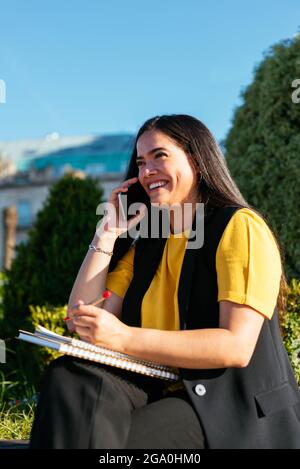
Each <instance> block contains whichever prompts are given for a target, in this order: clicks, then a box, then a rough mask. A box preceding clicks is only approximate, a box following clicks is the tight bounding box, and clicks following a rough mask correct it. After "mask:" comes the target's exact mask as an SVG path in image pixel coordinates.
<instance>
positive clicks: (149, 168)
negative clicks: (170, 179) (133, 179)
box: [145, 166, 157, 176]
mask: <svg viewBox="0 0 300 469" xmlns="http://www.w3.org/2000/svg"><path fill="white" fill-rule="evenodd" d="M155 172H157V169H156V168H155V167H154V166H147V167H146V168H145V176H149V174H152V173H155Z"/></svg>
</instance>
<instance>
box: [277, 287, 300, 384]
mask: <svg viewBox="0 0 300 469" xmlns="http://www.w3.org/2000/svg"><path fill="white" fill-rule="evenodd" d="M281 328H282V336H283V341H284V345H285V348H286V350H287V353H288V355H289V358H290V361H291V363H292V366H293V369H294V372H295V375H296V379H297V381H298V384H299V386H300V282H299V281H298V280H296V279H292V281H291V284H290V293H289V296H288V303H287V311H286V312H285V313H283V314H282V316H281Z"/></svg>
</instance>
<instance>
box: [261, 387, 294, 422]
mask: <svg viewBox="0 0 300 469" xmlns="http://www.w3.org/2000/svg"><path fill="white" fill-rule="evenodd" d="M254 399H255V403H256V407H257V411H258V417H265V416H267V415H269V414H272V413H274V412H278V411H279V410H282V409H284V408H286V407H289V406H292V405H294V404H296V403H297V402H299V401H300V393H299V392H297V391H296V390H295V389H294V388H293V387H292V386H291V384H290V383H284V384H281V385H280V386H278V387H276V388H273V389H271V390H270V391H264V392H261V393H259V394H256V395H255V396H254Z"/></svg>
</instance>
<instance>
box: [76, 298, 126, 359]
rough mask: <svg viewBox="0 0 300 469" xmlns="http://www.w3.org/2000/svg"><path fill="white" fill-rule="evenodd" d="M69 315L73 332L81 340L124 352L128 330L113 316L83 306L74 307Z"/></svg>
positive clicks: (94, 307) (99, 309)
mask: <svg viewBox="0 0 300 469" xmlns="http://www.w3.org/2000/svg"><path fill="white" fill-rule="evenodd" d="M70 313H71V316H72V322H73V326H74V329H75V332H76V333H77V334H78V335H79V336H80V338H81V339H82V340H85V341H86V342H90V343H91V344H95V345H100V346H102V347H107V348H110V349H113V350H116V351H119V352H123V351H124V346H125V341H126V338H127V337H128V335H129V329H130V328H129V326H127V325H126V324H124V323H123V322H122V321H120V320H119V319H118V318H117V317H116V316H115V315H114V314H112V313H109V312H108V311H106V310H105V309H102V308H98V307H97V306H92V305H85V304H78V305H76V307H73V308H72V309H71V311H70Z"/></svg>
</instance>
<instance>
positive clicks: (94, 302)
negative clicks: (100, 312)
mask: <svg viewBox="0 0 300 469" xmlns="http://www.w3.org/2000/svg"><path fill="white" fill-rule="evenodd" d="M110 295H111V292H110V291H108V290H105V292H103V295H102V297H101V298H99V299H97V300H95V301H93V302H92V303H87V304H88V305H91V306H96V305H99V304H101V303H103V301H104V300H107V298H109V297H110ZM74 306H76V305H74ZM69 319H72V318H70V317H69V316H66V317H65V318H64V321H68V320H69Z"/></svg>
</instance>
